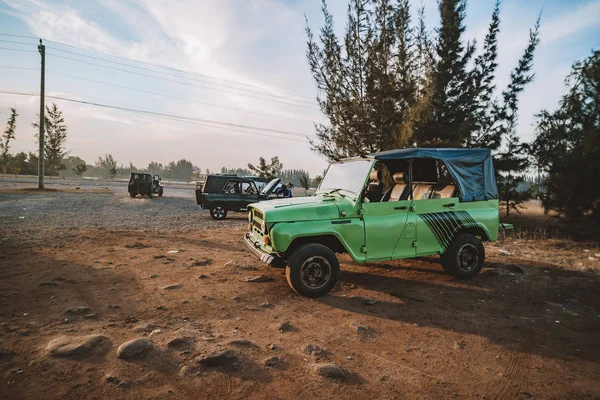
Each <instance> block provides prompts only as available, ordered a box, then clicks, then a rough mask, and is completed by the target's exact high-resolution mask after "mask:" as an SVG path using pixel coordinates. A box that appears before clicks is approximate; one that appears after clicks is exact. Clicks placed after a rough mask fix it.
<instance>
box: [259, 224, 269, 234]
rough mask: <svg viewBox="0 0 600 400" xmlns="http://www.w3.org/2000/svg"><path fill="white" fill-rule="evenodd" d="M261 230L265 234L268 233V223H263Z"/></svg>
mask: <svg viewBox="0 0 600 400" xmlns="http://www.w3.org/2000/svg"><path fill="white" fill-rule="evenodd" d="M260 230H261V231H263V233H267V223H266V222H265V221H263V222H261V224H260Z"/></svg>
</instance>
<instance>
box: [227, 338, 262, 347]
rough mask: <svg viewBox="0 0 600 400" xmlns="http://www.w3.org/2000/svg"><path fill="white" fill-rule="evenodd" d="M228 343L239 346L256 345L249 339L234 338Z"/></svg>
mask: <svg viewBox="0 0 600 400" xmlns="http://www.w3.org/2000/svg"><path fill="white" fill-rule="evenodd" d="M229 344H230V345H232V346H239V347H258V345H257V344H256V343H254V342H251V341H250V340H247V339H235V340H232V341H231V342H229Z"/></svg>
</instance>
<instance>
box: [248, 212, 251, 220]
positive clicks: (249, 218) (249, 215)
mask: <svg viewBox="0 0 600 400" xmlns="http://www.w3.org/2000/svg"><path fill="white" fill-rule="evenodd" d="M248 222H252V211H248Z"/></svg>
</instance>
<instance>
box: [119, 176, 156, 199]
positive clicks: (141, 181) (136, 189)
mask: <svg viewBox="0 0 600 400" xmlns="http://www.w3.org/2000/svg"><path fill="white" fill-rule="evenodd" d="M127 191H128V192H129V196H131V197H135V196H136V195H138V194H139V195H140V196H144V195H146V196H148V197H149V198H152V197H154V194H158V195H159V196H162V195H163V187H162V186H161V184H160V176H158V175H154V176H152V175H151V174H143V173H141V172H132V173H131V176H130V177H129V186H128V187H127Z"/></svg>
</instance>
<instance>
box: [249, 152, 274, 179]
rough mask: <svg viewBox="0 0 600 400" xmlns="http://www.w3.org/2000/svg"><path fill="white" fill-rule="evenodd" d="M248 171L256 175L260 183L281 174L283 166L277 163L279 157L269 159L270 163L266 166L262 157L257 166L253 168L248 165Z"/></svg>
mask: <svg viewBox="0 0 600 400" xmlns="http://www.w3.org/2000/svg"><path fill="white" fill-rule="evenodd" d="M248 168H249V169H250V171H252V172H254V173H256V174H257V175H258V177H259V178H260V179H261V180H262V181H270V180H272V179H274V178H276V177H277V176H278V175H279V174H281V170H282V169H283V164H281V162H280V161H279V157H277V156H275V157H273V158H271V163H269V164H267V161H266V160H265V159H264V157H260V158H259V163H258V166H256V167H255V166H254V165H252V164H250V163H248Z"/></svg>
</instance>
